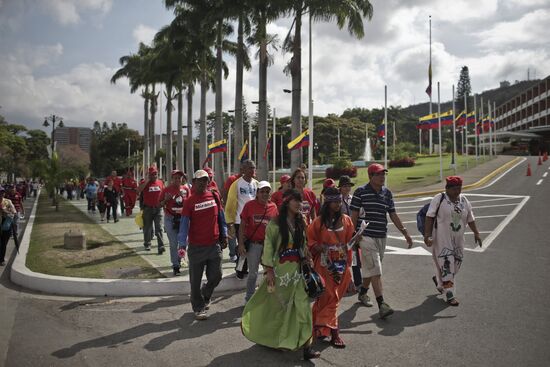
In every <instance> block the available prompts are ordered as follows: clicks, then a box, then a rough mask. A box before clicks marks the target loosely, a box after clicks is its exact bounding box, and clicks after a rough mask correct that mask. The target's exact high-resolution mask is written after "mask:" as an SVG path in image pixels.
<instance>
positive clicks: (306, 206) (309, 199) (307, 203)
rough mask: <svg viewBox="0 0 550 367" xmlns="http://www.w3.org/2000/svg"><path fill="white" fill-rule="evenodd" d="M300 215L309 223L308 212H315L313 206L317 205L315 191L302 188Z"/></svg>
mask: <svg viewBox="0 0 550 367" xmlns="http://www.w3.org/2000/svg"><path fill="white" fill-rule="evenodd" d="M302 199H303V201H302V215H303V216H304V217H305V218H306V222H307V223H308V224H309V223H311V218H310V214H311V213H312V212H315V207H316V205H317V198H316V197H315V193H314V192H313V191H311V190H310V189H304V193H303V194H302Z"/></svg>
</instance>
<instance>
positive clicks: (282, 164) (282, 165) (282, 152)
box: [273, 135, 285, 170]
mask: <svg viewBox="0 0 550 367" xmlns="http://www.w3.org/2000/svg"><path fill="white" fill-rule="evenodd" d="M273 149H275V148H273ZM284 149H285V148H284V141H283V136H282V135H281V170H283V169H284V168H285V162H284Z"/></svg>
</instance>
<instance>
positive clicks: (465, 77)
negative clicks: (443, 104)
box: [456, 66, 472, 112]
mask: <svg viewBox="0 0 550 367" xmlns="http://www.w3.org/2000/svg"><path fill="white" fill-rule="evenodd" d="M471 93H472V87H471V85H470V72H469V70H468V67H467V66H463V67H462V69H461V70H460V77H459V79H458V86H457V88H456V103H457V108H458V111H459V112H460V111H462V110H463V109H464V96H466V98H468V96H470V94H471Z"/></svg>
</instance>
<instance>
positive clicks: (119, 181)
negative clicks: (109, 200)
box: [107, 176, 122, 193]
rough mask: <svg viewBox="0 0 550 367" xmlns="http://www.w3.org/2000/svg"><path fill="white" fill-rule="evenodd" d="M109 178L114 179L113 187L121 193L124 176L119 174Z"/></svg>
mask: <svg viewBox="0 0 550 367" xmlns="http://www.w3.org/2000/svg"><path fill="white" fill-rule="evenodd" d="M107 180H112V181H113V187H114V188H115V190H116V192H118V193H120V187H121V186H122V177H119V176H109V177H108V178H107Z"/></svg>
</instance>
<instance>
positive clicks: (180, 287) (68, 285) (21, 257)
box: [10, 192, 246, 297]
mask: <svg viewBox="0 0 550 367" xmlns="http://www.w3.org/2000/svg"><path fill="white" fill-rule="evenodd" d="M38 195H40V192H39V193H38ZM37 207H38V196H37V199H36V201H35V202H34V205H33V208H32V211H31V215H30V217H29V220H28V223H27V227H26V228H25V233H24V234H23V238H22V240H21V243H20V245H19V254H17V255H16V257H15V259H14V261H13V264H12V267H11V273H10V275H11V277H10V279H11V281H12V282H13V283H15V284H17V285H20V286H22V287H24V288H27V289H31V290H34V291H39V292H44V293H48V294H57V295H64V296H115V297H132V296H135V297H141V296H173V295H182V294H183V295H187V294H189V293H190V285H189V281H188V280H187V279H185V278H161V279H147V280H138V279H95V278H74V277H62V276H57V275H48V274H42V273H36V272H34V271H32V270H30V269H29V268H27V266H26V265H25V262H26V259H27V254H28V252H29V244H30V239H31V232H32V228H33V225H34V218H35V215H36V209H37ZM245 288H246V281H243V280H238V279H237V278H236V277H235V275H234V274H231V275H227V276H225V277H224V278H223V279H222V281H221V282H220V284H219V285H218V286H217V287H216V291H233V290H243V289H245Z"/></svg>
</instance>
